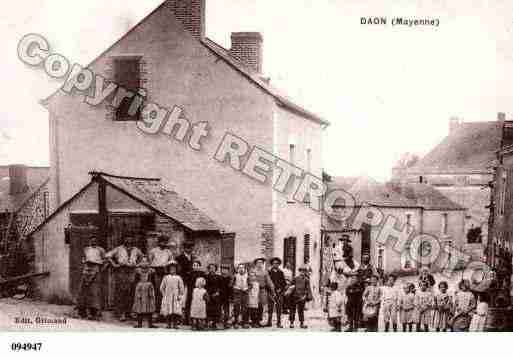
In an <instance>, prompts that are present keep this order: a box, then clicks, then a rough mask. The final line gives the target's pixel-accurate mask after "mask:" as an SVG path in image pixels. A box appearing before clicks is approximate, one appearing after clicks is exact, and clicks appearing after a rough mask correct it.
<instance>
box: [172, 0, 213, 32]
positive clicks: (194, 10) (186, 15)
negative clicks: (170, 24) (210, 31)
mask: <svg viewBox="0 0 513 359" xmlns="http://www.w3.org/2000/svg"><path fill="white" fill-rule="evenodd" d="M166 5H167V7H168V8H169V10H171V12H173V13H174V15H175V17H176V18H177V19H178V20H179V21H180V22H181V23H182V24H183V26H184V28H185V30H187V31H189V32H190V33H191V34H192V36H194V37H195V38H197V39H199V40H201V39H203V38H204V37H205V0H167V1H166Z"/></svg>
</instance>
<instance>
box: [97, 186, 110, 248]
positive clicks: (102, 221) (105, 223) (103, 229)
mask: <svg viewBox="0 0 513 359" xmlns="http://www.w3.org/2000/svg"><path fill="white" fill-rule="evenodd" d="M98 215H99V228H98V242H99V244H100V246H101V247H102V248H105V249H106V248H107V236H108V230H109V213H108V211H107V187H106V185H105V181H104V180H103V179H102V178H101V177H98Z"/></svg>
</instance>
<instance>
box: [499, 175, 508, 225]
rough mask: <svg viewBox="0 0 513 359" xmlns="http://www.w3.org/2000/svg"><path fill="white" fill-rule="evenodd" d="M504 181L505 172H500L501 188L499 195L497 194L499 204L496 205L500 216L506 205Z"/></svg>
mask: <svg viewBox="0 0 513 359" xmlns="http://www.w3.org/2000/svg"><path fill="white" fill-rule="evenodd" d="M506 179H507V174H506V172H502V177H501V186H500V193H499V203H498V205H499V215H500V216H503V215H504V209H505V205H506Z"/></svg>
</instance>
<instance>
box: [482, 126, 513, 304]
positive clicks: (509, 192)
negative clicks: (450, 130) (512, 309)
mask: <svg viewBox="0 0 513 359" xmlns="http://www.w3.org/2000/svg"><path fill="white" fill-rule="evenodd" d="M490 188H491V191H492V197H491V199H490V205H489V209H490V222H489V223H490V226H489V233H488V235H489V236H488V237H489V240H488V244H487V251H486V254H487V256H486V258H487V264H488V265H489V266H490V267H492V269H493V270H494V271H495V272H496V273H497V277H498V284H499V285H498V287H499V288H500V289H501V291H502V293H499V294H498V295H496V298H493V300H494V303H493V304H494V305H497V306H502V304H507V303H510V288H511V273H512V264H513V263H512V254H513V122H512V121H505V122H504V126H503V129H502V140H501V146H500V149H499V150H498V151H497V165H496V167H495V168H494V173H493V180H492V181H491V182H490ZM500 301H503V303H500Z"/></svg>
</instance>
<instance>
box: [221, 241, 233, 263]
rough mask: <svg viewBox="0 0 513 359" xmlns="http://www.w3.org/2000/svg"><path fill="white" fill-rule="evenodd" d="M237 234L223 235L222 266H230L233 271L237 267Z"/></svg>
mask: <svg viewBox="0 0 513 359" xmlns="http://www.w3.org/2000/svg"><path fill="white" fill-rule="evenodd" d="M234 262H235V233H227V234H223V236H222V238H221V265H228V266H230V268H231V269H233V268H234V265H235V263H234Z"/></svg>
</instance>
